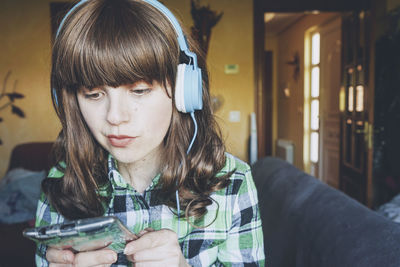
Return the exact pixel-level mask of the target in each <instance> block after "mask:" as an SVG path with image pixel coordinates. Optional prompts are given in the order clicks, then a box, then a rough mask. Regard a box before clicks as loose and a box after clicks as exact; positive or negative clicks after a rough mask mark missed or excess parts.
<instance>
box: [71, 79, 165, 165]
mask: <svg viewBox="0 0 400 267" xmlns="http://www.w3.org/2000/svg"><path fill="white" fill-rule="evenodd" d="M167 90H168V93H170V88H168V89H167ZM77 98H78V103H79V107H80V110H81V112H82V115H83V118H84V120H85V121H86V123H87V125H88V127H89V129H90V131H91V132H92V134H93V136H94V137H95V138H96V140H97V141H98V142H99V143H100V145H101V146H102V147H103V148H105V149H106V150H107V151H108V152H110V153H111V155H113V156H114V158H115V159H116V160H117V161H118V162H120V163H124V164H130V163H138V162H139V161H142V160H150V161H151V160H154V159H158V158H159V155H160V153H161V150H162V147H163V140H164V137H165V135H166V133H167V131H168V128H169V125H170V123H171V116H172V99H171V98H170V97H168V95H167V92H166V90H165V89H164V88H163V87H161V85H160V84H158V83H157V82H154V83H153V84H148V83H145V82H137V83H135V84H128V85H122V86H119V87H117V88H113V87H109V86H102V87H98V88H94V89H92V90H89V89H87V88H82V89H81V90H79V92H78V94H77Z"/></svg>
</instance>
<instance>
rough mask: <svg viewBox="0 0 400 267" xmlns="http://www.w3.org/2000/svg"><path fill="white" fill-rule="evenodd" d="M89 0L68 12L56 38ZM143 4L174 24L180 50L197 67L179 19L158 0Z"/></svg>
mask: <svg viewBox="0 0 400 267" xmlns="http://www.w3.org/2000/svg"><path fill="white" fill-rule="evenodd" d="M87 1H88V0H81V1H79V2H78V3H76V4H75V5H74V6H73V7H72V8H71V9H70V10H69V11H68V12H67V14H66V15H65V16H64V18H63V19H62V20H61V22H60V25H59V27H58V29H57V33H56V38H57V37H58V35H59V33H60V31H61V29H62V27H63V26H64V23H65V20H66V19H67V18H68V17H69V15H70V14H71V13H72V12H73V11H74V10H75V9H77V8H78V7H79V6H81V5H82V4H83V3H85V2H87ZM143 2H146V3H148V4H150V5H151V6H153V7H155V8H156V9H158V10H159V11H160V12H161V13H163V14H164V15H165V16H166V17H167V19H168V20H169V22H170V23H171V24H172V26H173V27H174V29H175V32H176V34H177V40H178V43H179V48H180V49H181V51H182V52H184V53H185V54H186V55H187V56H188V57H190V58H192V59H193V64H194V65H195V66H197V56H196V54H195V53H193V52H191V51H189V48H188V45H187V42H186V38H185V35H184V34H183V31H182V28H181V26H180V25H179V22H178V21H177V19H176V18H175V16H174V15H173V14H172V13H171V11H169V9H168V8H167V7H165V6H164V5H163V4H161V3H160V2H158V1H157V0H143Z"/></svg>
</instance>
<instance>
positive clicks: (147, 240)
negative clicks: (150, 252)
mask: <svg viewBox="0 0 400 267" xmlns="http://www.w3.org/2000/svg"><path fill="white" fill-rule="evenodd" d="M174 243H176V244H178V236H177V235H176V233H175V232H173V231H171V230H168V229H162V230H159V231H148V232H146V233H145V234H143V235H142V236H140V238H138V239H137V240H134V241H131V242H129V243H128V244H127V245H126V247H125V250H124V253H125V254H126V255H130V254H133V253H137V252H138V251H141V250H145V249H149V248H154V247H158V246H162V245H165V244H174Z"/></svg>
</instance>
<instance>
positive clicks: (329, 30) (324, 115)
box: [318, 16, 342, 188]
mask: <svg viewBox="0 0 400 267" xmlns="http://www.w3.org/2000/svg"><path fill="white" fill-rule="evenodd" d="M341 26H342V24H341V17H340V16H338V17H337V18H335V19H334V20H332V21H330V22H328V23H326V24H324V25H322V26H321V27H320V35H321V52H320V53H321V63H320V66H321V75H320V77H321V93H320V95H321V100H320V102H321V104H320V135H321V137H320V153H319V154H320V155H321V156H320V162H319V165H320V166H319V174H318V177H319V178H320V179H321V180H322V181H324V182H325V183H327V184H329V185H331V186H333V187H335V188H339V158H340V149H339V148H340V110H339V93H340V86H341V67H342V65H341V45H342V43H341V39H342V35H341Z"/></svg>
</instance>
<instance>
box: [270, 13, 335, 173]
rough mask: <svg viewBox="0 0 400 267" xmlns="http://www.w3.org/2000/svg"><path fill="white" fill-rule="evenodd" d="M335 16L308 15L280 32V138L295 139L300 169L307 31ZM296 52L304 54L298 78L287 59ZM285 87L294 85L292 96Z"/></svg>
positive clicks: (278, 96) (296, 158)
mask: <svg viewBox="0 0 400 267" xmlns="http://www.w3.org/2000/svg"><path fill="white" fill-rule="evenodd" d="M333 16H335V14H333V13H322V14H318V15H307V16H304V17H303V18H302V19H301V20H299V21H298V22H297V23H296V24H294V25H293V26H291V27H290V28H288V29H287V30H285V31H284V32H282V33H280V34H279V35H278V36H277V38H278V55H277V61H278V63H277V71H278V78H277V79H278V81H277V90H278V91H277V110H278V122H277V124H278V130H277V138H278V139H286V140H291V141H293V142H294V145H295V151H294V153H295V156H294V165H295V166H296V167H298V168H300V169H303V168H304V166H303V132H304V127H303V121H304V117H303V116H304V34H305V31H306V30H307V29H309V28H310V27H312V26H315V25H320V24H321V23H323V22H324V21H327V20H329V19H330V18H332V17H333ZM267 42H268V40H267ZM296 52H297V53H298V54H299V57H300V73H299V75H298V78H297V80H294V78H293V71H294V68H293V66H291V65H288V64H287V63H286V62H288V61H291V60H292V58H293V56H294V54H295V53H296ZM285 87H288V88H289V89H290V97H285V95H284V93H283V89H284V88H285Z"/></svg>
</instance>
